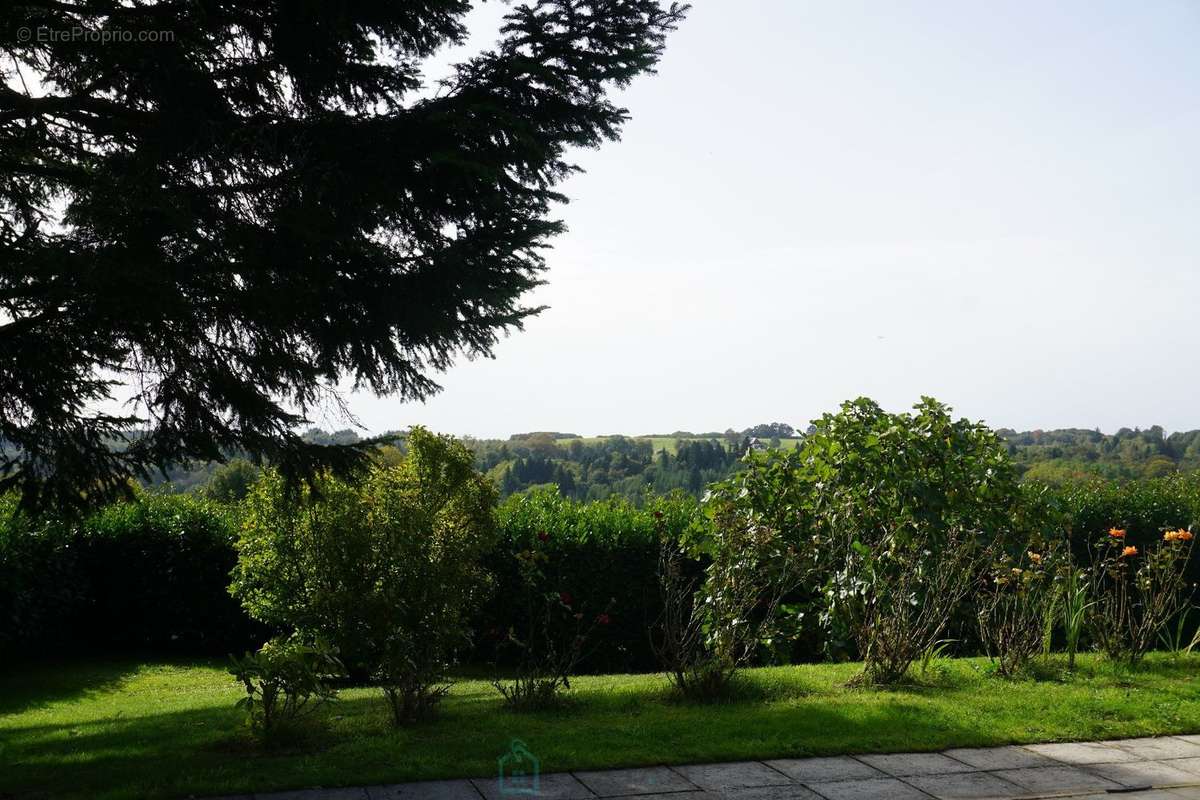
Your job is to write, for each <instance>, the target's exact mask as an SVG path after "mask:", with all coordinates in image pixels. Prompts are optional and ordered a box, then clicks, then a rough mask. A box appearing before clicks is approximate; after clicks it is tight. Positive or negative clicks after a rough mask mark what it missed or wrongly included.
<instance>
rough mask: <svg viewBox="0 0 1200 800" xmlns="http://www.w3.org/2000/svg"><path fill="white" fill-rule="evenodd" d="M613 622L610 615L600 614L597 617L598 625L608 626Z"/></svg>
mask: <svg viewBox="0 0 1200 800" xmlns="http://www.w3.org/2000/svg"><path fill="white" fill-rule="evenodd" d="M611 621H612V620H611V619H609V617H608V614H600V615H598V616H597V617H596V624H598V625H607V624H608V623H609V622H611Z"/></svg>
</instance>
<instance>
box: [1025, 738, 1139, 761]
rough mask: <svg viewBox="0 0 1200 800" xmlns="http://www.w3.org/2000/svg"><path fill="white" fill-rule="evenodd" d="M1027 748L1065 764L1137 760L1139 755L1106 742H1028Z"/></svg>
mask: <svg viewBox="0 0 1200 800" xmlns="http://www.w3.org/2000/svg"><path fill="white" fill-rule="evenodd" d="M1025 749H1026V750H1029V751H1030V752H1033V753H1037V754H1038V755H1043V756H1046V757H1047V758H1052V759H1054V760H1055V761H1061V762H1063V763H1064V764H1074V765H1076V766H1079V765H1081V764H1112V763H1116V762H1118V761H1137V760H1138V757H1137V756H1135V755H1134V754H1133V753H1130V752H1129V751H1127V750H1122V749H1121V748H1119V747H1113V746H1111V745H1109V744H1107V743H1105V742H1059V743H1055V744H1027V745H1025Z"/></svg>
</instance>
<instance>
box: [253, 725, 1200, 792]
mask: <svg viewBox="0 0 1200 800" xmlns="http://www.w3.org/2000/svg"><path fill="white" fill-rule="evenodd" d="M506 788H507V787H505V786H501V785H500V783H499V780H498V778H497V777H496V776H492V777H490V778H476V779H472V780H451V781H426V782H423V783H400V784H392V785H389V786H364V787H356V788H349V789H305V790H301V791H293V792H273V793H269V794H258V795H254V796H253V797H254V800H595V799H596V798H630V800H930V798H934V799H935V800H1017V799H1018V798H1020V799H1021V800H1027V799H1028V798H1043V797H1070V798H1075V799H1076V800H1084V798H1086V800H1100V798H1110V799H1111V800H1125V799H1126V798H1128V800H1134V798H1136V799H1137V800H1185V799H1186V798H1190V799H1191V800H1200V736H1160V737H1153V738H1146V739H1123V740H1120V741H1112V742H1078V743H1069V744H1034V745H1026V746H1023V747H1016V746H1011V747H989V748H960V749H954V750H946V751H944V752H941V753H894V754H888V755H861V756H839V757H836V758H788V759H779V760H773V761H741V762H737V763H729V764H691V765H687V766H680V767H643V768H638V769H617V770H603V771H595V772H593V771H577V772H561V773H553V774H543V775H541V776H540V779H539V792H538V793H537V794H536V795H531V794H523V793H516V792H512V791H504V789H506ZM249 798H250V796H249V795H246V796H243V797H240V798H237V800H249ZM230 800H232V799H230Z"/></svg>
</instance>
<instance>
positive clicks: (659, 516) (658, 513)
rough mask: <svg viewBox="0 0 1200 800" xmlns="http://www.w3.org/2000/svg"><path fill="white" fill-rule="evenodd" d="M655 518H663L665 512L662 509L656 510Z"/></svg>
mask: <svg viewBox="0 0 1200 800" xmlns="http://www.w3.org/2000/svg"><path fill="white" fill-rule="evenodd" d="M654 518H655V519H662V518H663V513H662V512H661V511H655V512H654Z"/></svg>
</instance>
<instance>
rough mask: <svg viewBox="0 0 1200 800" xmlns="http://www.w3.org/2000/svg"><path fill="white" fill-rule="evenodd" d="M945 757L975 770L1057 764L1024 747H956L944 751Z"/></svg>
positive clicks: (1054, 765) (1057, 763)
mask: <svg viewBox="0 0 1200 800" xmlns="http://www.w3.org/2000/svg"><path fill="white" fill-rule="evenodd" d="M945 753H946V755H948V756H950V757H951V758H953V759H955V760H956V761H961V762H963V763H964V764H970V765H971V766H972V767H974V768H975V769H980V770H997V769H1020V768H1022V767H1056V766H1060V764H1059V762H1057V761H1055V760H1053V759H1051V758H1048V757H1046V756H1044V755H1040V754H1038V753H1035V752H1033V751H1031V750H1027V749H1025V748H1024V747H1018V746H1016V745H1009V746H1007V747H956V748H954V749H952V750H947V751H945Z"/></svg>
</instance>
